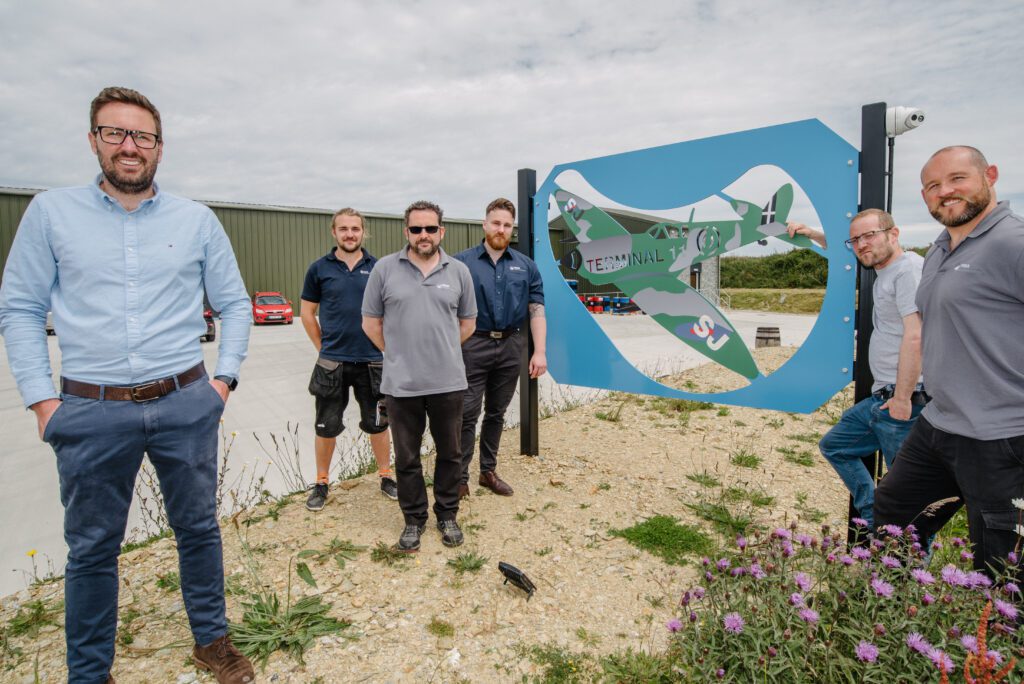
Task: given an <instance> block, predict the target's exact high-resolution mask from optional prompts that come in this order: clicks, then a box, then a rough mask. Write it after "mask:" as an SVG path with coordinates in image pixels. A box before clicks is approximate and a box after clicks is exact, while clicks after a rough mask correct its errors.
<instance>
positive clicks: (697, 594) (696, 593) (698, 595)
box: [693, 587, 704, 601]
mask: <svg viewBox="0 0 1024 684" xmlns="http://www.w3.org/2000/svg"><path fill="white" fill-rule="evenodd" d="M693 598H695V599H697V600H698V601H700V600H701V599H702V598H704V587H697V588H696V589H694V590H693Z"/></svg>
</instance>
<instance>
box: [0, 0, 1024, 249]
mask: <svg viewBox="0 0 1024 684" xmlns="http://www.w3.org/2000/svg"><path fill="white" fill-rule="evenodd" d="M951 7H954V6H953V5H949V7H947V9H949V8H951ZM955 7H956V11H955V12H949V11H944V10H943V9H942V8H943V3H927V2H908V3H898V4H893V3H883V2H877V1H876V2H864V3H860V4H858V5H857V6H850V5H848V4H847V3H839V2H835V3H817V2H809V1H808V2H792V3H786V4H782V3H763V2H754V1H753V0H746V1H744V2H731V3H714V2H700V3H679V2H646V3H640V4H627V3H620V2H611V1H608V0H605V1H601V2H583V1H581V0H576V1H574V2H562V3H541V2H523V3H517V4H509V3H498V2H480V3H474V4H467V3H461V2H456V1H455V0H449V1H445V2H434V1H422V2H401V3H370V2H337V3H334V2H297V1H291V2H279V3H275V4H273V5H267V6H261V7H254V6H251V5H238V4H237V3H230V4H229V3H218V2H196V1H194V0H186V1H184V2H178V3H173V4H172V3H152V4H139V3H127V2H120V1H117V0H111V1H109V2H103V3H100V2H81V3H75V4H64V3H60V4H58V3H47V2H39V3H16V2H14V0H0V16H2V17H3V21H0V43H2V44H3V45H4V46H5V47H4V50H3V51H2V52H0V126H2V128H3V131H4V134H3V135H4V144H3V145H2V146H0V184H2V185H15V186H30V187H52V186H58V185H67V184H78V183H81V182H83V181H84V180H86V179H89V178H91V177H92V176H93V175H94V174H95V172H96V163H95V160H94V159H92V158H91V156H90V154H89V151H88V147H87V146H86V142H85V130H86V117H87V109H88V103H89V101H90V99H91V98H92V96H93V95H95V93H96V92H97V91H98V90H99V89H100V88H101V87H103V86H105V85H111V84H122V85H128V86H131V87H135V88H138V89H139V90H141V91H142V92H144V93H146V94H147V95H149V96H150V97H151V99H153V101H154V102H155V103H156V104H157V105H158V106H159V107H160V109H161V112H162V113H163V116H164V121H165V132H166V136H167V144H166V152H165V158H164V163H163V165H162V168H161V170H160V172H159V174H158V179H159V180H160V181H161V182H162V184H163V186H164V187H165V188H167V189H169V190H172V191H174V192H177V193H180V194H184V195H188V196H192V197H199V198H205V199H219V200H232V201H243V202H264V203H279V204H293V205H305V206H317V207H328V208H330V207H336V206H340V205H342V204H354V205H356V206H359V207H361V208H365V209H366V210H368V211H381V212H399V211H401V210H402V209H403V208H404V207H405V206H406V205H407V204H408V203H409V202H410V201H411V200H413V199H418V198H430V199H434V200H436V201H438V202H439V203H440V204H442V206H444V207H445V210H446V213H447V214H449V215H451V216H464V217H479V215H480V213H481V211H482V208H483V206H484V205H485V204H486V202H487V201H488V200H489V199H491V198H493V197H494V196H496V195H498V194H505V195H510V196H511V195H514V194H515V191H516V188H515V174H516V170H517V169H518V168H520V167H525V166H529V167H532V168H536V169H537V170H538V174H539V176H540V178H541V179H543V177H544V176H545V175H546V174H547V172H548V170H549V169H550V168H551V166H553V165H554V164H557V163H562V162H567V161H572V160H576V159H583V158H589V157H594V156H600V155H604V154H609V153H614V152H621V151H626V150H630V149H636V148H641V147H649V146H652V145H660V144H665V143H670V142H676V141H679V140H686V139H693V138H697V137H703V136H707V135H716V134H721V133H727V132H731V131H736V130H743V129H746V128H753V127H759V126H764V125H769V124H775V123H782V122H785V121H790V120H796V119H803V118H808V117H817V118H820V119H822V120H823V121H824V122H825V123H826V124H828V125H829V126H831V127H832V128H833V129H835V130H836V131H837V132H838V133H840V134H841V135H843V136H844V137H845V138H846V139H847V140H849V141H850V142H851V143H853V144H854V145H856V146H859V143H860V140H859V136H860V133H859V129H860V106H861V105H862V104H865V103H868V102H873V101H878V100H885V101H887V102H889V104H910V105H915V106H919V107H922V108H924V109H925V110H926V112H927V121H926V124H925V126H923V127H922V128H921V129H919V130H916V131H913V132H912V133H910V134H908V135H906V136H903V137H901V138H900V139H899V140H898V141H897V145H896V178H895V195H894V213H895V215H896V218H897V221H898V222H901V223H902V224H904V225H916V224H927V222H928V221H929V217H928V214H927V212H926V211H925V210H924V206H923V204H922V202H921V201H920V198H919V196H918V194H917V179H916V176H917V170H918V169H919V168H920V167H921V165H922V164H923V162H924V160H925V159H926V158H927V156H928V155H929V154H930V153H931V152H932V151H934V150H935V149H937V148H938V147H941V146H943V145H946V144H951V143H954V142H966V143H968V144H975V145H977V146H978V147H980V148H981V149H983V150H984V151H986V153H987V154H988V155H989V156H990V158H991V161H993V162H994V163H998V164H999V165H1000V168H1001V171H1002V177H1001V179H1000V182H999V186H998V190H999V192H1000V196H1001V197H1003V196H1006V194H1010V195H1013V194H1016V195H1020V194H1022V193H1024V158H1022V154H1021V151H1020V149H1018V148H1020V146H1019V145H1015V144H1014V142H1013V141H1014V140H1015V139H1016V136H1017V131H1016V127H1017V125H1018V122H1019V121H1020V120H1022V118H1024V116H1022V115H1024V100H1022V96H1021V93H1020V91H1019V89H1018V88H1016V87H1014V86H1015V84H1016V83H1017V82H1018V80H1019V78H1018V74H1017V71H1018V68H1019V65H1020V64H1022V63H1024V48H1022V47H1021V43H1020V41H1019V40H1018V39H1017V36H1016V27H1017V26H1019V25H1021V23H1022V20H1024V7H1022V6H1021V5H1020V3H1016V2H996V3H990V4H989V5H988V6H987V9H986V10H980V9H979V10H975V11H974V13H973V14H971V13H970V12H969V11H968V10H966V9H965V8H964V6H962V5H957V6H955ZM996 48H998V49H996ZM915 230H916V229H915ZM907 232H910V231H907Z"/></svg>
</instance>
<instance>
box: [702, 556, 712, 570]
mask: <svg viewBox="0 0 1024 684" xmlns="http://www.w3.org/2000/svg"><path fill="white" fill-rule="evenodd" d="M700 564H701V565H703V566H704V567H705V568H706V567H708V566H709V565H711V559H710V558H708V557H707V556H704V557H703V558H701V559H700Z"/></svg>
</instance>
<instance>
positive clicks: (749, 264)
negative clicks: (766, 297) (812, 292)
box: [721, 249, 828, 289]
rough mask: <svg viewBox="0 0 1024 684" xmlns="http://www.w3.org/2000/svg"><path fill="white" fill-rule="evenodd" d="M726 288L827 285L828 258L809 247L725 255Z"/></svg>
mask: <svg viewBox="0 0 1024 684" xmlns="http://www.w3.org/2000/svg"><path fill="white" fill-rule="evenodd" d="M721 266H722V280H721V284H722V287H723V288H733V287H742V288H766V287H769V288H788V289H791V288H803V287H810V288H823V287H825V286H826V285H827V284H828V261H827V260H826V259H825V258H824V257H822V256H820V255H818V254H816V253H814V252H812V251H811V250H808V249H794V250H791V251H789V252H783V253H781V254H770V255H768V256H763V257H722V261H721Z"/></svg>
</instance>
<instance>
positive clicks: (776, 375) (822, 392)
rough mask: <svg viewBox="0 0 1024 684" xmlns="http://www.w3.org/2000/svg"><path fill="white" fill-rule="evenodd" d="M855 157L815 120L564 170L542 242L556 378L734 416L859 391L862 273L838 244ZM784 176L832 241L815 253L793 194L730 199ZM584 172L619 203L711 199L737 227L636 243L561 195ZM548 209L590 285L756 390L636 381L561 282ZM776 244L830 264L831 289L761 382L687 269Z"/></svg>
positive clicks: (723, 223) (808, 406)
mask: <svg viewBox="0 0 1024 684" xmlns="http://www.w3.org/2000/svg"><path fill="white" fill-rule="evenodd" d="M857 159H858V153H857V150H856V149H855V148H854V147H852V146H851V145H850V144H849V143H847V142H846V141H845V140H843V139H842V138H841V137H839V136H838V135H836V134H835V133H834V132H833V131H831V130H830V129H829V128H828V127H826V126H825V125H824V124H822V123H821V122H820V121H818V120H816V119H815V120H807V121H798V122H794V123H789V124H783V125H780V126H771V127H768V128H760V129H756V130H751V131H743V132H739V133H732V134H729V135H722V136H716V137H713V138H704V139H701V140H693V141H688V142H681V143H676V144H672V145H665V146H662V147H654V148H650V149H646V150H637V151H634V152H626V153H623V154H616V155H611V156H608V157H599V158H595V159H588V160H584V161H578V162H572V163H568V164H560V165H558V166H556V167H555V168H554V169H553V170H552V171H551V173H550V175H549V176H548V178H547V179H546V180H545V181H544V183H543V185H542V186H541V187H540V189H539V190H538V192H537V195H536V198H535V206H534V217H535V218H534V221H535V223H534V236H535V254H536V260H537V264H538V266H539V267H540V270H541V273H542V275H543V276H544V282H545V293H546V297H545V299H546V302H547V320H548V339H549V340H551V341H552V342H554V341H557V343H556V344H549V345H548V349H547V356H548V364H549V369H550V372H551V374H552V376H553V377H554V379H555V380H557V381H558V382H561V383H567V384H573V385H583V386H587V387H597V388H602V389H610V390H619V391H624V392H633V393H640V394H653V395H658V396H666V397H679V398H689V399H703V400H710V401H715V402H719V403H725V404H734V405H739V406H752V407H757V408H770V409H778V410H784V411H800V412H810V411H813V410H815V409H816V408H817V407H818V406H820V405H821V404H822V403H824V402H825V401H827V400H828V399H829V398H830V397H831V396H833V395H834V394H835V393H836V392H837V391H839V390H840V389H842V388H843V387H844V386H845V385H846V384H848V383H849V382H850V379H851V367H852V355H853V306H854V287H855V280H856V269H855V268H854V266H855V261H854V256H853V254H852V253H851V252H850V251H849V250H848V249H846V248H845V246H844V245H843V239H844V238H845V237H846V232H847V227H848V225H849V220H850V217H851V216H852V215H853V213H854V212H856V208H857V174H858V168H857ZM762 166H772V167H777V168H778V169H780V170H781V171H783V172H784V173H785V174H788V176H789V178H791V179H792V180H793V182H794V183H795V184H796V185H797V186H798V187H799V188H800V189H802V190H803V192H804V193H805V194H806V195H807V197H808V199H809V200H810V202H811V204H812V205H813V207H814V210H815V212H816V213H817V216H818V218H819V220H820V221H821V223H822V226H823V229H824V231H825V234H826V236H827V237H828V244H829V246H828V248H827V249H820V248H818V247H817V246H814V245H812V244H811V243H810V241H809V240H807V238H805V237H803V236H796V237H795V238H790V237H789V235H788V233H787V232H786V227H785V221H786V220H787V216H788V214H789V212H790V209H791V207H792V205H793V198H794V191H793V186H792V185H791V184H789V183H786V184H783V185H782V186H781V187H779V188H778V189H777V190H776V191H775V193H774V194H773V195H772V196H771V197H770V198H765V203H764V204H763V205H762V204H760V203H755V202H750V201H746V200H742V199H735V198H732V197H729V196H728V195H726V194H724V192H723V189H724V188H728V187H729V186H730V184H732V183H734V182H735V181H736V180H737V179H739V178H740V177H741V176H743V175H744V174H746V173H747V172H748V171H750V170H751V169H756V168H758V167H762ZM569 171H572V172H575V173H578V174H579V175H580V176H581V177H582V178H583V180H585V181H586V182H587V183H589V184H590V186H591V187H592V188H593V189H594V190H595V191H596V192H598V193H600V194H602V195H603V196H604V197H607V198H608V199H610V200H611V201H613V202H615V203H618V204H621V205H624V206H627V207H631V208H633V209H637V210H641V211H665V210H667V209H674V208H678V207H685V206H688V205H691V204H695V203H697V202H699V201H701V200H704V199H706V198H709V197H719V198H721V199H724V200H726V201H727V202H728V203H729V205H730V207H731V210H732V215H731V216H730V217H728V219H719V220H715V221H703V222H695V221H694V220H693V216H691V218H690V220H689V221H680V222H671V221H665V222H662V223H658V224H656V225H654V226H652V227H651V228H650V229H649V230H647V231H646V232H644V233H630V232H629V231H628V230H626V229H625V228H624V227H623V226H622V225H620V224H619V223H618V222H617V221H616V220H615V219H614V218H612V216H610V215H609V214H608V213H607V212H605V211H604V210H602V209H601V208H599V207H597V206H596V205H595V204H593V203H592V202H591V201H589V200H588V199H587V198H585V197H583V196H581V195H578V194H576V193H574V192H571V191H569V190H567V189H564V188H562V187H561V186H560V185H559V184H558V183H559V178H560V177H561V176H562V174H565V173H566V172H569ZM549 207H551V208H557V210H558V212H559V213H560V214H561V216H562V217H563V218H564V220H565V222H566V225H567V226H568V228H569V229H570V231H571V232H572V235H573V241H574V242H575V243H576V249H575V250H574V252H573V254H572V261H573V262H574V263H573V266H574V267H576V268H578V269H579V272H580V273H581V274H583V275H584V276H585V277H586V278H587V279H588V280H590V282H592V283H595V284H605V283H614V286H615V287H616V289H618V290H621V291H622V292H623V293H624V294H626V295H627V296H629V297H630V298H632V300H633V301H634V302H635V303H636V304H637V305H638V306H639V307H640V309H642V310H643V311H644V312H645V313H647V314H648V315H649V316H651V318H652V319H654V320H655V321H657V322H658V323H659V324H660V325H661V326H662V327H664V328H665V329H666V330H668V331H669V332H671V333H672V334H673V335H675V336H676V337H677V338H678V339H679V340H681V341H682V342H684V343H685V344H686V345H688V346H689V347H691V348H692V349H694V350H696V351H698V352H700V353H701V354H703V355H705V356H707V357H708V358H709V359H711V360H712V361H713V362H715V363H718V364H721V365H722V366H724V367H725V368H728V369H729V370H731V371H734V372H736V373H738V374H739V375H740V376H742V377H743V378H744V379H745V381H746V382H748V383H749V384H747V385H746V386H745V387H742V388H740V389H736V390H731V391H725V392H717V393H694V392H686V391H682V390H678V389H675V388H673V387H669V386H667V385H664V384H662V383H660V382H658V381H657V380H654V379H653V378H650V377H648V376H647V375H645V374H644V373H642V372H640V371H639V370H637V368H635V367H634V366H633V365H632V364H631V363H630V362H629V361H628V360H627V359H626V358H625V357H624V356H623V355H622V353H621V352H620V351H619V350H618V349H617V348H616V347H615V345H614V344H613V343H612V342H611V340H609V339H608V337H607V336H606V335H605V334H604V332H603V331H602V330H601V328H600V326H598V325H597V323H596V322H595V321H594V320H593V318H592V316H591V315H590V312H589V311H588V310H587V309H586V308H585V307H584V305H583V304H582V303H581V302H580V301H579V299H578V298H577V297H576V294H575V293H574V292H573V291H572V289H571V288H570V287H569V285H568V284H567V283H566V282H565V280H564V279H563V277H562V275H561V273H560V271H559V270H558V264H557V262H556V260H555V256H554V254H553V253H552V251H551V244H550V240H549V239H548V237H547V236H548V226H547V222H548V217H549V214H548V212H549ZM773 239H775V240H780V241H783V242H786V243H789V244H791V245H793V246H795V247H800V248H807V249H815V250H816V251H818V252H819V253H821V254H823V255H824V256H825V257H826V258H827V259H828V288H827V290H826V293H825V299H824V302H823V304H822V308H821V312H820V314H819V315H818V320H817V323H816V324H815V326H814V328H813V329H812V330H811V332H810V335H809V336H808V338H807V340H806V341H805V342H804V344H803V345H801V347H800V349H799V350H798V351H797V352H796V353H795V354H794V355H793V357H792V358H791V359H790V360H789V361H787V362H786V363H785V364H784V365H783V366H782V367H781V368H779V369H778V370H776V371H775V372H773V373H771V374H769V375H764V374H763V373H762V372H761V370H760V369H759V368H758V367H757V363H756V361H755V360H754V358H753V357H752V355H751V354H750V352H749V350H748V349H747V347H746V345H745V344H744V343H743V341H742V340H741V339H740V336H739V334H738V333H737V332H736V330H735V326H733V325H732V324H731V323H730V321H729V320H728V318H727V317H726V316H725V315H724V314H723V313H722V312H721V311H720V310H719V309H718V307H717V306H715V304H714V303H712V302H710V301H708V300H707V299H705V298H704V297H703V296H702V295H701V294H700V293H699V292H698V291H697V290H695V289H694V288H692V287H690V285H689V283H688V281H689V274H690V271H691V269H693V268H694V267H696V266H698V265H699V264H700V263H701V262H702V261H704V260H706V259H709V258H712V257H717V256H719V255H721V254H724V253H727V252H729V251H732V250H734V249H738V248H739V247H742V246H743V245H746V244H750V243H751V242H754V241H762V240H773Z"/></svg>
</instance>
